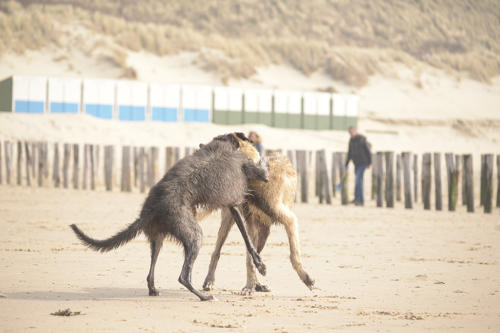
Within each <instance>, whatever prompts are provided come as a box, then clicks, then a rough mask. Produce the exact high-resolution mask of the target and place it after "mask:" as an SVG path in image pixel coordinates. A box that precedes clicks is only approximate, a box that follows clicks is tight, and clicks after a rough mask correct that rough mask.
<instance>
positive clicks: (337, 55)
mask: <svg viewBox="0 0 500 333" xmlns="http://www.w3.org/2000/svg"><path fill="white" fill-rule="evenodd" d="M499 17H500V2H499V1H495V0H479V1H471V0H469V1H454V0H441V1H432V0H419V1H404V0H390V1H376V2H374V1H370V0H362V1H344V0H315V1H299V0H296V1H284V0H275V1H258V0H245V1H238V2H230V1H217V0H208V1H182V0H174V1H167V2H159V1H155V0H145V1H140V2H138V1H129V0H109V1H98V0H92V1H87V0H41V1H34V0H20V1H7V2H2V3H0V57H1V56H2V54H1V53H3V54H4V55H6V54H17V55H20V54H24V53H25V52H26V51H28V50H41V49H44V48H52V49H55V50H60V54H59V55H57V52H55V53H56V56H55V58H56V59H59V60H64V59H65V57H68V54H69V53H70V52H69V51H71V52H72V53H71V54H73V53H74V52H75V51H78V52H80V53H79V54H80V56H82V57H87V58H88V57H90V58H95V59H97V60H96V61H97V62H99V63H103V62H105V63H109V64H110V65H112V66H114V67H116V68H117V70H118V74H117V75H118V76H123V77H131V78H134V77H136V76H137V73H136V69H135V68H134V67H133V66H130V65H129V64H128V63H127V55H128V53H129V52H145V53H152V54H155V55H158V56H165V55H175V54H179V53H182V52H192V53H193V54H194V59H193V63H194V64H195V65H196V66H197V67H198V68H200V69H202V70H204V71H207V72H211V73H213V74H214V75H215V76H216V77H218V78H220V79H221V80H222V82H228V81H229V80H230V79H247V78H249V77H252V76H253V75H255V74H256V73H257V72H258V68H260V67H263V66H268V65H273V64H274V65H288V66H291V67H293V68H295V69H296V70H298V71H300V72H301V73H303V74H304V75H305V76H306V77H307V76H310V75H313V74H314V73H317V72H321V73H324V74H325V75H327V76H328V77H330V78H333V79H335V80H336V81H342V82H344V83H345V84H347V85H350V86H354V87H360V86H363V85H365V84H366V83H367V82H368V81H369V78H370V76H373V75H384V76H397V75H398V74H397V72H395V71H394V64H402V65H403V66H405V67H407V68H410V69H411V70H412V71H414V72H416V73H417V76H418V73H419V71H422V66H431V67H435V68H438V69H440V70H443V71H444V72H445V73H447V75H450V76H453V77H455V78H457V79H458V80H460V79H462V78H472V79H474V80H478V81H482V82H487V83H489V82H491V79H492V78H493V77H495V76H497V75H499V74H500V20H499V19H498V18H499ZM66 51H67V52H66ZM419 84H420V83H419V82H418V80H417V82H416V85H417V86H418V85H419Z"/></svg>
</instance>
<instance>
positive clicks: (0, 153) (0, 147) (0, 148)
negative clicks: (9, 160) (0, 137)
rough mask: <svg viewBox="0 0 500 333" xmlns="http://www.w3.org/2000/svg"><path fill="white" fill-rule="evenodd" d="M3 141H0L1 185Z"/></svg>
mask: <svg viewBox="0 0 500 333" xmlns="http://www.w3.org/2000/svg"><path fill="white" fill-rule="evenodd" d="M2 169H3V167H2V141H0V184H2V173H3V171H2Z"/></svg>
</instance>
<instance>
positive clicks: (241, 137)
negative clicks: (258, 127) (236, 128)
mask: <svg viewBox="0 0 500 333" xmlns="http://www.w3.org/2000/svg"><path fill="white" fill-rule="evenodd" d="M234 135H236V136H237V137H238V138H239V139H241V140H243V141H248V142H250V139H249V138H247V137H246V135H245V134H243V133H241V132H235V133H234Z"/></svg>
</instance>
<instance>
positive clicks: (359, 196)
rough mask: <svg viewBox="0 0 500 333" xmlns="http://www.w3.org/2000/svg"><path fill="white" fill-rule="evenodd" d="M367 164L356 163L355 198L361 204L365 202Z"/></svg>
mask: <svg viewBox="0 0 500 333" xmlns="http://www.w3.org/2000/svg"><path fill="white" fill-rule="evenodd" d="M365 169H366V165H356V167H355V168H354V171H355V173H356V184H355V187H354V200H356V202H358V203H360V204H364V203H365V196H364V195H363V174H364V173H365Z"/></svg>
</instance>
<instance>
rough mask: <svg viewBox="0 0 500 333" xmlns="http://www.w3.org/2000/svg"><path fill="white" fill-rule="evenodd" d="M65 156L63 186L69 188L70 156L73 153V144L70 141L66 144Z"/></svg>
mask: <svg viewBox="0 0 500 333" xmlns="http://www.w3.org/2000/svg"><path fill="white" fill-rule="evenodd" d="M63 154H64V157H63V169H62V174H63V186H64V188H68V169H69V158H70V154H71V146H70V145H69V143H65V144H64V153H63Z"/></svg>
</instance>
